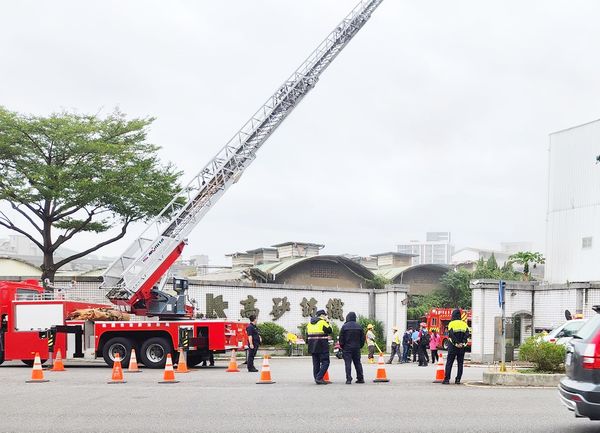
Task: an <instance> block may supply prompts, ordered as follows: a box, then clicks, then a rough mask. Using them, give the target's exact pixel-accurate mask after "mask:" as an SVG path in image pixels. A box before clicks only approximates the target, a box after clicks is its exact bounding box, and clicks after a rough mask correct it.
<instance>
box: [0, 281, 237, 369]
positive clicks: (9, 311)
mask: <svg viewBox="0 0 600 433" xmlns="http://www.w3.org/2000/svg"><path fill="white" fill-rule="evenodd" d="M55 298H58V297H56V296H54V295H53V294H52V293H49V292H48V291H46V290H45V289H44V288H43V287H42V286H40V285H39V283H38V281H36V280H26V281H22V282H10V281H0V318H1V321H0V323H1V326H0V364H1V363H2V362H4V361H5V360H8V361H12V360H21V361H23V362H24V363H25V364H27V365H31V364H32V363H33V358H34V353H35V352H38V353H39V354H40V357H41V358H42V359H43V360H46V359H48V358H49V357H50V353H49V350H53V351H54V352H56V351H57V350H60V351H61V354H62V355H63V356H64V357H66V358H84V357H91V358H95V357H103V358H104V360H105V362H106V363H107V364H108V365H112V363H113V361H114V358H115V355H116V354H117V353H118V354H119V356H120V357H121V359H122V360H123V363H124V364H125V365H128V364H129V357H130V354H131V349H132V348H134V349H136V353H138V356H139V358H140V361H141V362H142V363H143V364H144V365H145V366H146V367H149V368H160V367H163V366H164V363H165V361H166V354H167V353H171V354H172V355H173V356H174V357H175V360H177V353H175V349H176V348H178V347H185V348H186V349H187V350H188V351H187V362H188V364H189V365H191V366H194V365H197V364H198V363H200V362H201V361H203V360H207V359H209V358H210V355H211V354H212V353H223V352H225V351H226V350H230V349H238V350H239V349H242V348H243V347H244V346H245V344H246V333H245V325H244V324H242V323H238V322H231V321H223V320H185V319H183V320H168V321H163V320H154V321H153V320H142V321H135V320H133V321H89V320H87V321H83V320H69V319H68V317H69V315H70V314H71V313H73V312H74V311H76V310H81V309H88V308H106V307H107V305H101V304H92V303H88V302H80V301H71V300H63V299H55ZM183 339H186V340H187V342H186V343H183V342H182V340H183ZM49 342H51V345H50V346H49V344H48V343H49Z"/></svg>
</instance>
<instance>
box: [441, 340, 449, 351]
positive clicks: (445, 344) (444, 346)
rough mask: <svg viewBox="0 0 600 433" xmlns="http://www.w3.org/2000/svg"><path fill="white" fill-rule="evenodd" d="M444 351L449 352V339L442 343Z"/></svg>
mask: <svg viewBox="0 0 600 433" xmlns="http://www.w3.org/2000/svg"><path fill="white" fill-rule="evenodd" d="M442 349H444V350H448V339H447V338H444V341H443V342H442Z"/></svg>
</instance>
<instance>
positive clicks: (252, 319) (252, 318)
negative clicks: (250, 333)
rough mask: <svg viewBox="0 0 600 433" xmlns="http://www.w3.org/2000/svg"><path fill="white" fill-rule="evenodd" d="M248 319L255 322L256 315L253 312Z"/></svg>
mask: <svg viewBox="0 0 600 433" xmlns="http://www.w3.org/2000/svg"><path fill="white" fill-rule="evenodd" d="M248 320H249V321H251V322H254V321H255V320H256V316H255V315H254V314H252V315H251V316H248Z"/></svg>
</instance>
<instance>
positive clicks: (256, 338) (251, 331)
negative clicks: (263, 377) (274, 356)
mask: <svg viewBox="0 0 600 433" xmlns="http://www.w3.org/2000/svg"><path fill="white" fill-rule="evenodd" d="M248 320H250V324H249V325H248V326H247V327H246V334H248V360H247V364H248V365H247V366H248V371H250V372H257V371H258V370H257V369H256V367H255V366H254V357H255V356H256V352H258V347H259V346H260V341H261V338H260V333H259V332H258V327H257V326H256V323H257V322H258V320H257V319H256V316H254V315H252V316H250V317H248Z"/></svg>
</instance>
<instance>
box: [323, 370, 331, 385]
mask: <svg viewBox="0 0 600 433" xmlns="http://www.w3.org/2000/svg"><path fill="white" fill-rule="evenodd" d="M323 380H324V381H325V382H327V383H331V380H329V370H327V371H326V372H325V374H324V375H323Z"/></svg>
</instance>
